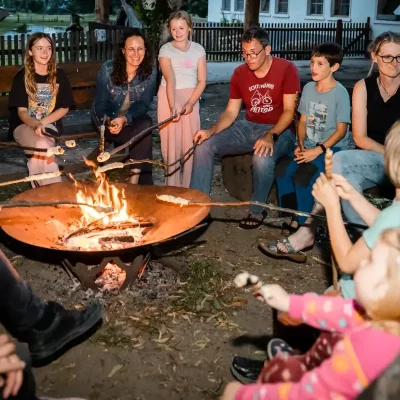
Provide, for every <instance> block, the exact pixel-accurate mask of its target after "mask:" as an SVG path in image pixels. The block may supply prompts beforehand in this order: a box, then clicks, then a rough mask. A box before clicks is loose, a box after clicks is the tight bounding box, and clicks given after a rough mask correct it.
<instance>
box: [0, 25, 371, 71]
mask: <svg viewBox="0 0 400 400" xmlns="http://www.w3.org/2000/svg"><path fill="white" fill-rule="evenodd" d="M262 27H264V28H265V29H266V30H267V31H268V32H269V35H270V42H271V46H272V52H273V54H275V55H277V56H279V57H283V58H288V59H292V60H307V59H309V58H310V54H311V50H312V48H313V47H314V46H315V45H317V44H318V43H322V42H325V41H336V42H338V43H341V44H342V46H343V48H344V51H345V55H346V56H350V57H354V56H363V55H364V54H365V50H366V47H367V44H368V40H369V33H370V25H369V21H367V23H365V24H361V23H359V24H357V23H342V22H341V21H340V20H339V21H338V23H329V24H322V23H321V24H262ZM242 34H243V25H239V24H232V25H221V24H213V23H197V24H195V26H194V32H193V40H194V41H195V42H198V43H200V44H201V45H202V46H203V47H204V48H205V50H206V53H207V60H208V61H240V60H241V59H242V57H241V43H240V38H241V35H242ZM120 35H121V32H120V31H115V30H110V31H106V40H104V41H101V42H100V41H98V40H97V37H96V35H95V31H89V32H85V33H83V32H81V33H72V32H68V33H58V34H53V35H52V38H53V40H54V42H55V44H56V59H57V62H59V63H66V62H79V61H81V62H85V61H105V60H108V59H110V58H112V56H113V53H114V50H115V46H116V44H117V43H118V41H119V37H120ZM28 36H29V35H26V34H21V35H15V36H13V37H12V36H0V65H1V66H4V65H22V64H23V59H24V52H25V44H26V41H27V37H28Z"/></svg>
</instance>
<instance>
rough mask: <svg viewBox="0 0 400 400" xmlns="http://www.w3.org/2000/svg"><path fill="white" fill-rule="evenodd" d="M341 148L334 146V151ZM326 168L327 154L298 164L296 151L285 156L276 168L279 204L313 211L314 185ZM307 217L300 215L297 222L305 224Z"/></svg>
mask: <svg viewBox="0 0 400 400" xmlns="http://www.w3.org/2000/svg"><path fill="white" fill-rule="evenodd" d="M339 150H340V148H338V147H333V148H332V151H333V152H334V153H336V152H337V151H339ZM289 157H290V158H289ZM324 170H325V154H321V155H319V156H318V157H317V158H316V159H315V160H313V161H311V162H309V163H303V164H297V162H296V161H294V153H293V152H292V153H290V154H289V155H288V158H287V159H286V157H285V159H283V160H282V161H280V162H279V163H278V165H277V167H276V170H275V175H276V186H277V192H278V204H279V206H280V207H286V208H293V209H296V210H299V211H303V212H311V210H312V208H313V206H314V197H313V195H312V193H311V192H312V187H313V185H314V183H315V181H316V180H317V178H318V177H319V176H320V174H321V172H323V171H324ZM306 219H307V217H298V218H297V222H298V223H299V224H300V225H303V224H304V222H305V221H306Z"/></svg>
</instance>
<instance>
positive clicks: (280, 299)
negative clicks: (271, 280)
mask: <svg viewBox="0 0 400 400" xmlns="http://www.w3.org/2000/svg"><path fill="white" fill-rule="evenodd" d="M256 297H257V299H258V300H261V301H265V302H266V303H267V304H268V305H269V306H271V307H273V308H276V309H277V310H279V311H284V312H286V311H289V303H290V297H289V294H288V292H287V291H286V290H285V289H284V288H283V287H282V286H280V285H262V286H261V288H260V289H259V290H258V292H257V293H256Z"/></svg>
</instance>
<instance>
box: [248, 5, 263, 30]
mask: <svg viewBox="0 0 400 400" xmlns="http://www.w3.org/2000/svg"><path fill="white" fill-rule="evenodd" d="M259 15H260V0H247V1H246V9H245V13H244V30H246V29H248V28H250V26H252V25H259V21H258V17H259Z"/></svg>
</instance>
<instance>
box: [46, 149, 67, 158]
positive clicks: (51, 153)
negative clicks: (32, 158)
mask: <svg viewBox="0 0 400 400" xmlns="http://www.w3.org/2000/svg"><path fill="white" fill-rule="evenodd" d="M61 154H64V149H63V148H62V147H60V146H56V147H50V148H49V149H47V152H46V157H51V156H57V155H61Z"/></svg>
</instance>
